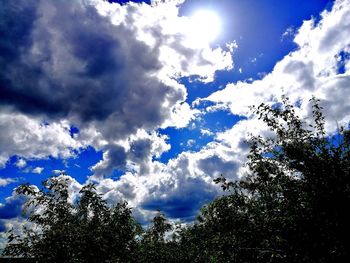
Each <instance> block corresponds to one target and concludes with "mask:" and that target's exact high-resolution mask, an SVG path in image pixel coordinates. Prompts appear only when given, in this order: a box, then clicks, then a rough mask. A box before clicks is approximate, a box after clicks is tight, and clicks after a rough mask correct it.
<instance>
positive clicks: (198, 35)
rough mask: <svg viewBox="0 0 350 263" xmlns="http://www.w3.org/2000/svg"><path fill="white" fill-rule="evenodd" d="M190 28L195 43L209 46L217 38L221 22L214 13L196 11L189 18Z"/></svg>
mask: <svg viewBox="0 0 350 263" xmlns="http://www.w3.org/2000/svg"><path fill="white" fill-rule="evenodd" d="M190 26H191V31H192V34H193V38H194V39H195V40H196V42H197V41H198V42H201V43H208V44H209V43H211V42H213V41H214V40H215V39H216V38H217V37H218V35H219V33H220V29H221V20H220V17H219V16H218V14H217V13H215V12H214V11H211V10H198V11H196V12H194V14H193V15H192V16H191V17H190Z"/></svg>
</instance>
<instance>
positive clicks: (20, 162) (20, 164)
mask: <svg viewBox="0 0 350 263" xmlns="http://www.w3.org/2000/svg"><path fill="white" fill-rule="evenodd" d="M15 165H16V166H17V167H18V168H24V167H26V166H27V162H26V161H25V160H24V159H22V158H20V159H18V160H17V162H16V163H15Z"/></svg>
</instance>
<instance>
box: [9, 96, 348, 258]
mask: <svg viewBox="0 0 350 263" xmlns="http://www.w3.org/2000/svg"><path fill="white" fill-rule="evenodd" d="M313 101H314V106H313V117H314V122H313V124H311V125H310V124H309V125H307V124H306V123H305V122H303V121H301V120H300V119H299V118H298V116H297V114H296V113H295V110H294V108H293V106H291V105H290V104H289V102H288V99H286V98H283V105H281V106H280V107H271V106H268V105H265V104H261V105H260V106H259V107H257V108H253V110H254V112H255V114H257V115H258V117H259V118H260V119H262V120H263V121H264V122H265V123H266V124H267V125H268V127H269V128H270V129H271V131H272V132H273V134H274V136H273V137H271V138H263V137H262V136H257V137H251V140H250V141H249V143H250V152H249V155H248V162H247V164H246V165H247V167H248V168H249V170H250V174H249V175H247V176H246V177H245V178H243V179H242V180H239V181H236V182H229V181H227V180H226V179H225V178H224V177H220V178H217V179H216V180H215V182H216V183H218V184H220V185H221V187H222V189H223V190H224V191H226V195H224V196H222V197H219V198H217V199H215V200H214V201H213V202H211V203H209V204H208V205H207V206H205V207H203V208H202V209H201V212H200V214H199V216H198V221H197V222H196V223H194V224H192V225H188V226H187V227H177V228H175V229H174V227H173V226H172V225H171V224H170V223H169V222H168V221H167V220H166V218H165V217H164V215H163V214H162V213H160V212H159V213H158V214H157V216H156V217H155V218H154V220H153V223H152V225H151V226H150V227H149V228H148V229H147V230H142V229H141V228H140V226H139V225H138V224H137V223H136V222H135V220H134V219H133V217H132V216H131V210H130V208H128V207H127V204H126V203H119V204H117V205H116V206H115V207H113V208H110V207H108V206H107V205H106V203H105V201H103V200H102V199H101V197H100V196H99V195H97V194H96V191H95V189H94V186H93V185H87V186H85V187H84V188H83V189H82V190H81V198H80V200H78V201H77V202H76V203H72V202H70V201H69V200H68V198H69V196H68V188H67V184H66V183H65V182H64V181H59V180H57V179H55V178H51V179H49V180H48V181H46V182H45V183H44V189H43V190H41V191H36V190H35V189H34V188H33V187H31V186H28V185H24V186H22V187H20V188H19V189H18V190H17V192H18V193H19V194H23V195H26V196H28V197H29V199H28V203H27V208H29V211H28V212H29V220H30V221H31V222H34V223H36V224H37V225H38V226H39V229H36V230H35V231H34V230H29V229H25V230H24V235H22V236H16V235H14V234H13V233H12V234H10V239H9V244H8V246H7V248H6V250H5V254H6V255H9V256H23V257H35V258H39V259H45V260H46V262H169V263H170V262H242V263H243V262H245V263H249V262H252V263H253V262H254V263H255V262H266V263H267V262H295V263H297V262H310V263H313V262H315V263H316V262H321V263H323V262H324V263H332V262H340V263H342V262H348V260H349V258H350V255H349V251H350V247H349V243H350V242H348V233H349V232H350V231H349V222H350V217H349V212H348V210H349V206H350V132H349V131H348V130H346V129H344V128H340V129H339V132H338V134H336V135H335V136H333V137H327V136H326V133H325V129H324V118H323V115H322V113H321V110H322V109H321V108H320V106H319V104H318V101H316V100H313ZM33 206H34V207H37V208H41V210H40V213H36V212H34V211H36V210H30V209H32V208H33ZM169 232H172V233H173V234H172V235H171V236H169Z"/></svg>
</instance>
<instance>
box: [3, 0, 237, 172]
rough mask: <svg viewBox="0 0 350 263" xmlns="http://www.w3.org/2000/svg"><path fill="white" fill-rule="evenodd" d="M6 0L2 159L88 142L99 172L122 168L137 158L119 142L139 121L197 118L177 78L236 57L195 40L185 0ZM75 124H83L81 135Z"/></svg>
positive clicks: (67, 152) (203, 73)
mask: <svg viewBox="0 0 350 263" xmlns="http://www.w3.org/2000/svg"><path fill="white" fill-rule="evenodd" d="M0 3H1V6H2V9H1V11H0V17H1V23H0V31H1V32H3V33H2V37H1V40H0V50H1V53H0V72H1V73H0V92H1V94H2V95H1V97H0V109H1V111H2V112H3V111H5V110H6V112H7V113H5V115H2V121H1V122H0V124H2V126H4V127H5V126H8V124H10V128H7V129H6V130H5V131H6V132H4V133H3V134H2V135H1V137H0V145H1V146H3V145H4V146H5V147H2V148H4V149H5V150H4V151H3V153H2V154H1V156H0V164H1V165H4V164H5V162H6V160H7V159H8V158H9V157H10V156H11V155H19V156H22V157H24V158H29V159H30V158H44V157H48V156H54V157H63V158H66V157H69V156H71V155H72V153H73V151H74V150H78V149H79V148H81V147H84V146H86V145H92V146H94V147H95V148H97V149H98V150H102V151H104V161H103V163H100V164H98V165H97V166H96V167H95V168H94V169H95V170H96V171H102V170H103V171H108V172H110V171H111V170H113V169H118V168H120V167H123V166H125V165H127V164H128V163H129V162H131V161H133V160H135V158H136V157H135V156H132V154H128V153H127V151H128V149H122V148H123V146H121V144H125V141H126V142H127V141H129V140H130V136H133V135H135V134H137V132H138V130H144V131H147V132H153V131H154V130H155V129H157V128H159V127H163V128H164V127H167V126H175V127H184V126H186V125H187V124H188V123H189V122H190V120H191V119H193V118H194V115H195V113H196V112H197V111H196V110H194V109H193V108H191V107H190V106H189V105H188V104H187V103H185V99H186V96H187V92H186V88H185V87H184V86H183V85H181V84H179V83H178V81H177V79H178V78H180V77H184V76H190V75H196V76H198V78H199V79H200V80H202V81H211V80H213V77H214V75H215V72H216V71H217V70H223V69H230V68H232V65H233V63H232V56H231V53H232V50H231V49H229V50H225V49H222V48H220V47H218V48H216V49H212V48H210V46H209V44H208V43H201V45H200V46H198V43H194V42H193V41H189V39H190V32H187V31H186V30H185V29H186V28H189V27H188V24H189V23H191V21H190V20H189V18H186V17H180V16H179V14H178V10H179V6H178V5H179V4H180V3H181V1H160V2H159V1H157V4H156V2H154V3H153V5H151V6H150V5H147V4H144V3H143V4H135V3H127V4H124V5H120V4H118V3H109V2H107V1H103V0H88V1H83V0H78V1H35V0H29V1H24V0H21V1H19V2H17V3H16V4H13V3H10V2H9V1H5V0H1V1H0ZM9 25H15V28H14V27H10V26H9ZM9 116H15V117H16V118H17V120H18V123H13V122H12V120H9V119H8V117H9ZM44 122H47V123H48V125H44V124H43V123H44ZM11 124H13V125H11ZM72 124H74V125H75V126H77V127H78V128H79V129H80V133H79V134H78V135H76V136H75V137H73V136H70V135H71V134H70V133H69V125H72ZM67 126H68V127H67ZM15 128H16V129H17V130H16V133H13V129H15ZM21 131H23V132H25V133H28V136H27V137H24V138H22V137H23V136H22V135H23V133H21ZM38 133H39V134H40V133H48V134H47V135H46V136H35V135H36V134H38ZM49 133H52V134H49ZM13 134H16V136H17V137H18V140H16V141H15V140H14V138H13V137H14V136H13ZM20 135H21V136H22V137H21V136H20ZM32 135H33V136H32ZM31 138H32V139H33V140H31ZM57 138H60V139H61V140H62V141H60V142H58V141H55V140H56V139H57ZM7 141H12V143H6V142H7ZM121 141H124V142H121ZM23 145H25V146H23ZM143 145H144V146H145V147H146V148H147V147H148V148H149V146H148V145H147V143H144V144H143ZM42 146H43V147H42ZM138 147H139V148H140V144H139V146H138ZM144 151H147V149H145V150H144ZM144 156H145V157H146V156H147V158H148V155H146V154H145V155H144ZM129 157H130V160H129V159H128V158H129ZM137 158H139V157H137ZM116 159H118V160H116ZM123 159H124V160H123Z"/></svg>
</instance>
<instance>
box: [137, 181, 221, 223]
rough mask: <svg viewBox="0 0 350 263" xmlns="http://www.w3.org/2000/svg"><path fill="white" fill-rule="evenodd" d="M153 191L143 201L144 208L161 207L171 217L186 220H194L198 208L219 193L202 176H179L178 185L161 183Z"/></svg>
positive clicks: (153, 209)
mask: <svg viewBox="0 0 350 263" xmlns="http://www.w3.org/2000/svg"><path fill="white" fill-rule="evenodd" d="M199 189H200V190H199ZM153 191H154V193H156V194H154V195H152V193H150V194H151V195H150V196H149V197H146V199H145V200H144V201H143V202H142V203H141V205H140V206H141V207H142V208H143V209H146V210H149V211H156V210H158V209H159V210H161V211H162V212H164V213H165V214H166V215H167V216H168V217H169V218H180V219H182V220H185V221H192V220H194V217H195V216H196V213H197V212H198V209H199V208H200V207H202V206H203V205H204V204H205V203H207V202H209V201H211V200H212V199H213V198H214V197H215V196H216V195H217V194H218V192H217V190H216V189H215V188H214V187H213V186H212V185H209V184H208V183H206V182H205V181H204V180H203V179H202V178H179V180H178V181H177V186H175V187H174V185H160V186H159V187H155V188H154V189H153Z"/></svg>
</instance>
